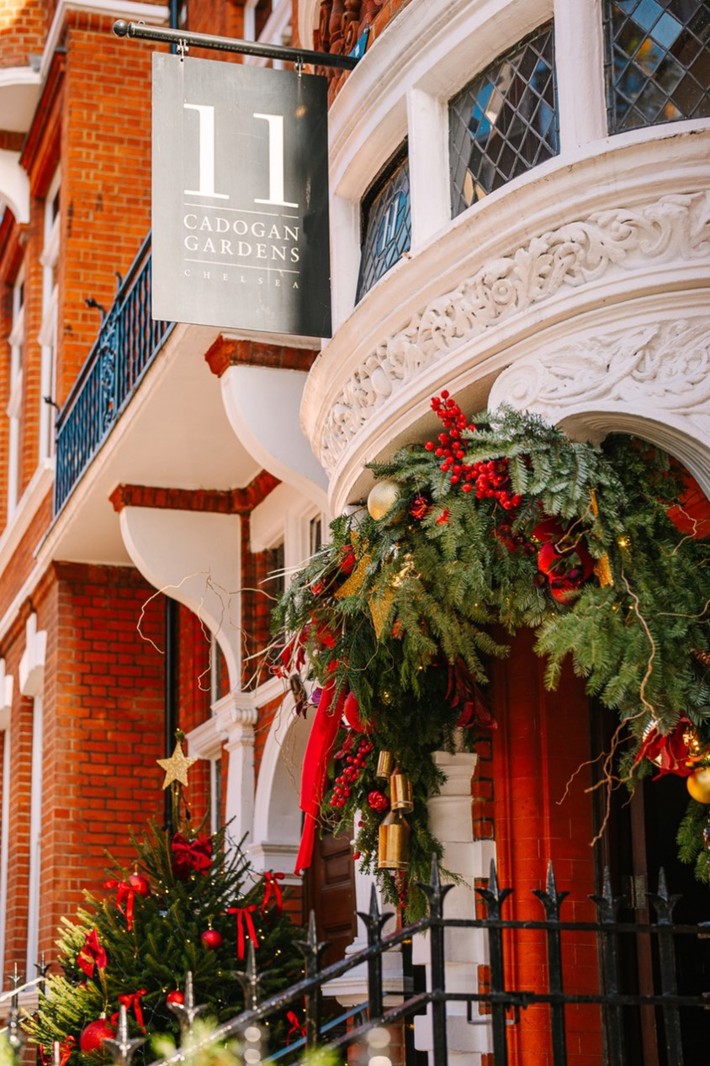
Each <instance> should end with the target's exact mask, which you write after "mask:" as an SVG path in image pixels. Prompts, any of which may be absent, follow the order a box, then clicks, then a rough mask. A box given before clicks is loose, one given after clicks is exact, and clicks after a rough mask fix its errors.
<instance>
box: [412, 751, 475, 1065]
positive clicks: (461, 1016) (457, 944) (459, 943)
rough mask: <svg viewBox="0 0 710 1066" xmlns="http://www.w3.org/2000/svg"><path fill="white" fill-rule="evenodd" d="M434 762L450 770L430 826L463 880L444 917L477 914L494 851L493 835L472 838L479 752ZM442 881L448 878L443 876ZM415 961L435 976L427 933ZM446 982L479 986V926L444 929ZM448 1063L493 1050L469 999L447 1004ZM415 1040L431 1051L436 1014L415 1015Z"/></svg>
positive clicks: (469, 1061) (443, 755) (417, 944)
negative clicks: (469, 1014) (479, 890)
mask: <svg viewBox="0 0 710 1066" xmlns="http://www.w3.org/2000/svg"><path fill="white" fill-rule="evenodd" d="M433 758H434V762H435V764H436V765H437V766H438V768H439V769H440V770H442V771H443V772H444V773H445V774H446V781H445V783H444V784H443V785H442V788H441V792H440V794H439V795H438V796H434V797H433V798H432V799H431V800H430V801H429V828H430V829H431V832H432V833H433V835H434V836H435V837H437V838H438V839H439V840H440V841H441V843H442V845H443V848H444V856H443V860H442V866H443V868H444V869H446V870H450V871H451V873H453V874H456V875H457V877H458V878H459V879H460V880H459V882H458V883H457V884H455V885H454V887H453V888H452V889H451V890H450V891H449V892H448V894H447V896H446V899H445V901H444V917H446V918H469V919H470V918H475V914H476V910H475V895H474V890H473V886H474V881H475V879H476V878H479V877H485V876H486V875H487V870H488V867H489V865H490V860H491V858H492V857H493V855H494V845H493V842H492V841H488V840H474V839H473V821H472V798H471V778H472V777H473V771H474V768H475V766H476V755H475V754H472V753H470V752H457V753H456V754H453V755H452V754H449V753H447V752H435V753H434V756H433ZM442 880H443V878H442ZM413 948H414V950H413V955H414V962H415V963H416V964H420V965H424V966H426V968H427V982H429V981H430V972H429V970H430V967H429V959H430V945H429V938H428V937H427V936H417V937H415V939H414V945H413ZM445 950H446V987H447V989H448V990H449V991H451V992H463V991H471V990H475V989H476V988H477V986H478V967H479V965H480V964H482V963H486V962H487V961H488V958H487V951H486V944H485V939H484V936H483V934H482V932H481V931H480V930H477V929H456V930H447V931H446V933H445ZM446 1014H447V1038H448V1062H449V1064H450V1066H454V1064H461V1066H463V1064H466V1066H477V1064H478V1063H480V1061H481V1059H480V1057H481V1055H483V1054H486V1053H487V1052H489V1051H490V1050H491V1042H490V1036H489V1026H488V1024H487V1022H486V1020H485V1019H481V1020H480V1021H478V1019H477V1018H476V1012H475V1009H474V1022H473V1024H471V1023H469V1022H468V1021H467V1018H466V1004H465V1003H448V1004H447V1007H446ZM414 1026H415V1029H414V1034H415V1036H414V1039H415V1044H416V1047H417V1048H418V1049H419V1050H420V1051H428V1052H429V1053H430V1054H431V1051H432V1048H433V1039H432V1029H431V1016H430V1014H427V1015H426V1017H424V1016H422V1017H417V1018H415V1020H414Z"/></svg>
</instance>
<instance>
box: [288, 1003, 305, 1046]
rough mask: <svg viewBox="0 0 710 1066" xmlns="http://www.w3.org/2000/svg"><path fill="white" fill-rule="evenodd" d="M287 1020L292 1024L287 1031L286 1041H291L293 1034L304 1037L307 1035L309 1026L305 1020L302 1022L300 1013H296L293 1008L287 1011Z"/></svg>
mask: <svg viewBox="0 0 710 1066" xmlns="http://www.w3.org/2000/svg"><path fill="white" fill-rule="evenodd" d="M286 1021H287V1022H288V1023H289V1024H290V1026H291V1028H290V1029H289V1031H288V1032H287V1033H286V1043H287V1044H290V1043H291V1037H292V1036H298V1037H300V1038H304V1037H305V1035H306V1032H307V1029H308V1027H307V1025H306V1023H305V1022H303V1023H301V1022H300V1021H299V1020H298V1015H297V1014H296V1012H295V1011H292V1010H287V1011H286Z"/></svg>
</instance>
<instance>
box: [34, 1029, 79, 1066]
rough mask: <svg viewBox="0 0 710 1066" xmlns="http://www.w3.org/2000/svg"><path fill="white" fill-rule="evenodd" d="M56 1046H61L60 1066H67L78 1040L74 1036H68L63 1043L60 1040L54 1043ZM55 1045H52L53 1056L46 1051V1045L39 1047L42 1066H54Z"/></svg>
mask: <svg viewBox="0 0 710 1066" xmlns="http://www.w3.org/2000/svg"><path fill="white" fill-rule="evenodd" d="M54 1044H59V1066H66V1064H67V1063H68V1062H69V1057H70V1055H71V1053H72V1050H73V1049H74V1045H75V1044H76V1040H75V1039H74V1037H73V1036H68V1037H67V1038H66V1040H63V1041H62V1042H61V1043H60V1042H59V1041H58V1040H55V1041H54ZM54 1044H52V1054H51V1055H48V1054H47V1052H46V1051H45V1050H44V1044H40V1045H39V1057H40V1059H41V1060H42V1066H52V1064H53V1062H54Z"/></svg>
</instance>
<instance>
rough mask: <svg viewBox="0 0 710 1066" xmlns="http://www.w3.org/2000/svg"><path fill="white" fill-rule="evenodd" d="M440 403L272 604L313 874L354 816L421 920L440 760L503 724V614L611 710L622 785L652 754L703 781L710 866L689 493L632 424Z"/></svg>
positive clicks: (689, 837)
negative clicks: (305, 740) (594, 432)
mask: <svg viewBox="0 0 710 1066" xmlns="http://www.w3.org/2000/svg"><path fill="white" fill-rule="evenodd" d="M432 407H433V409H434V411H435V412H436V414H437V415H438V417H439V419H440V421H441V423H442V428H441V432H440V433H439V434H438V436H437V437H436V439H434V440H430V441H427V442H426V443H425V444H423V445H422V444H418V445H413V446H411V447H409V448H406V449H404V450H402V451H400V452H398V453H397V454H396V455H395V456H394V458H393V459H392V461H391V462H389V463H386V464H381V465H378V466H376V467H374V468H373V469H374V472H375V476H376V479H377V480H376V483H375V486H374V488H373V490H372V492H371V493H370V495H369V497H368V511H369V514H367V513H365V510H364V508H363V509H361V510H359V511H357V512H356V513H355V514H354V515H351V516H349V517H341V518H339V519H337V520H336V521H335V522H334V523H333V525H332V527H331V529H332V541H331V543H330V544H329V545H328V546H327V547H325V548H324V549H323V550H322V551H320V552H319V553H318V554H317V555H316V556H315V557H314V558H313V559H312V560H311V561H310V562H309V563H308V565H307V566H306V567H305V568H304V569H303V570H302V571H300V572H299V573H298V574H297V575H296V576H295V578H294V579H293V581H292V583H291V585H290V587H289V590H288V592H287V593H286V595H285V597H284V598H283V600H282V602H281V604H280V605H279V607H278V609H277V611H276V617H275V625H276V627H278V628H279V629H280V631H281V632H283V631H284V629H285V631H286V632H288V633H291V634H294V635H293V639H292V640H291V641H290V643H289V644H288V646H287V647H286V648H284V649H283V651H282V654H281V667H280V670H281V673H282V674H283V675H284V676H286V677H289V678H290V680H291V685H292V688H293V689H294V691H295V692H296V693H297V694H299V697H300V699H299V707H300V709H301V710H302V711H304V713H305V710H306V707H307V703H308V702H310V703H311V704H313V705H315V706H316V715H315V720H314V723H313V727H312V733H311V738H310V741H309V748H308V751H307V753H306V760H305V763H304V773H303V779H302V791H301V806H302V808H303V810H304V811H305V829H304V839H303V841H302V847H301V853H300V855H299V860H298V865H299V867H301V868H303V867H305V866H307V865H308V864H309V862H310V853H311V850H312V843H313V835H314V833H315V830H316V826H317V824H318V823H320V824H323V825H327V826H329V827H330V828H332V829H333V830H334V831H336V832H337V831H342V830H349V829H350V828H351V827H352V825H353V821H355V822H356V825H355V829H356V841H355V850H356V855H357V857H359V858H360V860H361V862H362V863H363V864H364V866H365V868H366V869H369V870H375V871H376V872H377V874H378V877H379V878H380V881H381V883H382V887H383V890H384V893H385V895H386V897H387V898H389V899H391V900H393V901H399V902H400V903H404V902H408V903H409V913H410V915H411V914H413V913H415V912H416V910H417V909H418V901H417V899H416V896H413V895H412V885H413V883H414V882H415V881H416V880H417V879H424V880H426V879H427V873H428V869H429V865H430V862H431V855H432V853H436V854H437V855H439V856H441V852H442V849H441V845H440V844H439V842H438V841H436V840H435V839H434V838H433V837H432V836H431V834H430V832H429V830H428V826H427V801H428V799H429V797H430V796H432V795H434V794H435V793H436V792H437V790H438V789H439V787H440V785H441V780H442V778H441V774H440V771H439V770H438V769H437V767H436V766H435V763H434V761H433V760H432V758H431V753H432V752H434V751H436V750H440V749H449V750H452V749H454V747H455V746H456V745H460V744H461V743H463V744H464V746H465V747H469V748H471V747H473V746H475V738H476V735H477V734H480V732H481V731H482V730H484V731H485V730H489V729H491V728H494V727H495V723H494V721H493V719H492V716H491V713H490V710H489V708H488V705H487V700H486V695H485V688H486V685H487V682H488V669H489V667H488V664H489V661H490V659H491V657H499V656H504V655H505V654H506V653H507V648H506V646H505V645H504V644H502V643H501V642H500V641H499V640H497V639H496V638H495V637H494V635H493V627H494V626H495V627H498V629H500V627H502V628H503V629H504V630H505V631H507V633H509V634H513V633H515V631H516V630H518V629H519V628H521V627H530V628H532V629H534V630H535V631H536V645H535V648H536V652H537V653H538V654H539V655H541V656H544V657H545V659H546V683H547V685H548V687H549V688H554V687H555V686H556V685H557V683H558V681H559V678H560V672H561V667H562V663H563V661H564V660H565V659H567V658H568V657H570V658H571V660H572V664H573V667H574V670H575V672H576V673H577V674H578V675H580V676H582V677H584V678H586V684H587V691H588V693H589V694H590V695H591V696H593V697H595V698H597V699H598V700H600V701H601V702H602V703H603V704H605V705H606V706H607V707H610V708H613V709H615V710H616V711H617V712H618V714H619V716H620V718H621V720H622V722H623V723H624V730H623V736H624V748H625V754H624V759H623V765H622V768H621V770H620V771H619V776H620V777H621V779H625V780H630V781H631V780H632V779H633V778H634V777H635V776H638V775H639V774H641V773H643V772H644V766H646V767H650V765H651V762H649V759H650V760H651V761H652V762H654V763H655V764H656V765H657V766H658V767H659V768H660V769H661V770H662V771H665V770H668V769H670V770H671V771H673V772H682V773H684V774H686V773H687V775H688V777H689V781H691V782H692V784H693V785H698V789H696V791H695V792H694V793H693V794H694V795H695V797H696V799H695V801H693V804H692V805H691V811H690V812H689V816H688V819H686V822H687V823H688V824H687V826H686V828H685V829H684V831H683V832H684V834H685V835H684V839H683V847H684V854H685V857H686V859H688V860H689V861H690V860H695V859H696V858H697V856H698V855H700V859H699V862H698V872H699V875H701V876H703V877H705V878H707V864H706V863H705V861H704V856H703V838H702V830H703V827H704V823H705V822H707V813H708V809H709V808H708V807H707V806H705V804H708V803H710V781H708V783H707V787H706V788H705V790H704V791H703V788H702V784H703V781H704V778H703V775H706V776H707V777H708V778H710V754H708V742H710V700H709V698H708V687H707V672H708V671H707V666H708V661H709V659H710V657H709V656H708V652H707V623H708V602H709V601H710V593H709V591H708V589H709V583H708V578H707V564H708V550H707V543H706V542H703V541H702V540H699V539H697V538H696V537H694V536H692V535H689V532H688V528H687V527H688V523H690V525H691V526H692V520H690V519H689V518H688V516H687V514H686V513H685V512H684V511H683V509H682V507H680V506H679V500H680V499H681V498H682V495H683V492H684V489H685V481H684V478H683V472H682V470H681V469H680V468H679V467H678V466H677V464H674V463H673V461H672V460H670V459H669V457H668V456H666V455H665V454H663V453H662V452H660V451H658V450H657V449H655V448H653V447H651V446H649V445H648V444H647V443H646V442H643V441H640V440H637V439H635V438H632V437H628V436H620V435H619V436H611V437H608V438H607V439H606V440H605V441H604V443H603V444H602V446H601V447H599V448H596V447H593V446H592V445H590V444H586V443H580V442H576V441H572V440H570V439H569V438H568V437H567V436H566V435H565V434H564V433H563V432H561V431H560V430H559V429H556V428H554V427H552V426H549V425H547V424H545V423H544V422H543V421H541V420H540V419H538V418H537V417H535V416H532V415H529V414H521V413H518V412H514V411H512V410H508V409H502V410H499V411H496V412H493V413H489V412H484V413H482V414H480V415H478V416H475V417H474V419H473V421H469V420H468V419H467V418H466V416H465V415H464V414H463V412H462V411H461V409H460V407H459V406H458V404H457V403H456V402H455V401H454V400H453V399H452V398H451V397H450V396H449V395H448V394H447V393H442V395H441V397H437V398H435V399H434V400H433V401H432ZM674 520H675V521H674ZM676 523H677V524H676ZM679 526H680V528H679ZM691 532H692V529H691ZM301 674H305V677H306V679H307V680H310V681H312V682H313V683H314V687H313V691H312V692H311V695H310V700H309V699H308V697H307V696H306V691H307V690H306V689H305V686H303V684H302V679H301ZM620 735H621V734H620ZM679 738H680V741H679ZM679 743H680V749H679ZM671 750H673V751H675V752H676V753H677V754H678V753H679V754H678V758H676V759H675V766H674V767H670V766H668V765H665V764H664V760H665V763H668V762H669V759H668V758H667V757H666V756H667V755H668V753H669V751H671ZM333 753H334V754H333ZM383 753H384V754H383ZM388 759H389V761H390V763H391V764H392V766H393V767H394V768H395V769H396V771H397V773H396V774H395V777H396V778H398V780H395V778H394V777H392V778H389V772H390V767H388V765H387V763H388ZM670 761H673V760H670ZM378 764H379V765H378ZM706 766H707V767H709V768H708V769H706ZM378 770H379V772H380V775H381V776H378ZM388 779H389V787H388ZM410 787H411V796H409V794H408V790H409V789H410ZM395 793H396V794H395ZM403 795H404V798H402V796H403ZM698 799H701V800H702V803H700V802H697V800H698ZM392 808H395V809H392ZM696 808H699V809H700V812H701V813H698V810H697V809H696ZM410 830H411V836H410ZM408 836H409V840H408V841H407V839H406V838H407V837H408ZM708 843H710V841H709V842H708ZM383 849H384V852H385V854H384V858H383ZM405 851H408V856H407V855H405V854H404V852H405ZM408 893H409V894H408Z"/></svg>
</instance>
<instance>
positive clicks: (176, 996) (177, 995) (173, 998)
mask: <svg viewBox="0 0 710 1066" xmlns="http://www.w3.org/2000/svg"><path fill="white" fill-rule="evenodd" d="M208 932H209V930H208ZM212 932H214V930H212ZM218 935H219V934H218ZM165 1002H166V1003H184V1002H185V995H184V993H183V992H181V991H180V989H179V988H176V989H174V990H173V991H172V992H168V994H167V996H166V997H165Z"/></svg>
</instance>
